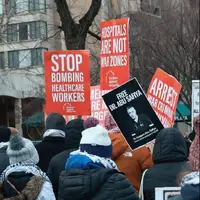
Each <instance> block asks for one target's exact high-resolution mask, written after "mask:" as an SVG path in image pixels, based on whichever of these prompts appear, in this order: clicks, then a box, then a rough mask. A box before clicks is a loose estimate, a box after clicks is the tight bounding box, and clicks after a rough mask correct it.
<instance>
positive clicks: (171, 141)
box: [143, 128, 190, 200]
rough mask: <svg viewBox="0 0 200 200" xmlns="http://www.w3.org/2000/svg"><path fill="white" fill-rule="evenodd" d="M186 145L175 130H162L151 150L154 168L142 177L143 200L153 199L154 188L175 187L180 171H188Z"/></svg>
mask: <svg viewBox="0 0 200 200" xmlns="http://www.w3.org/2000/svg"><path fill="white" fill-rule="evenodd" d="M187 155H188V153H187V145H186V143H185V140H184V137H183V135H182V134H181V133H180V132H179V131H178V130H177V129H176V128H165V129H162V130H161V131H160V132H159V133H158V135H157V137H156V142H155V146H154V150H153V162H154V166H153V167H152V168H151V169H148V170H147V172H146V173H145V175H144V180H143V191H144V199H145V200H154V199H155V192H154V191H155V188H156V187H176V186H178V183H177V176H178V175H179V173H180V172H181V171H182V170H189V168H190V167H189V164H188V163H187V161H188V159H187Z"/></svg>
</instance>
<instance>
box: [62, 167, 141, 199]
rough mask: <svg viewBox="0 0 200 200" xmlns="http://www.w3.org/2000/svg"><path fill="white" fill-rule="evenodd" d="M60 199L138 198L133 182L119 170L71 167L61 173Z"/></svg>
mask: <svg viewBox="0 0 200 200" xmlns="http://www.w3.org/2000/svg"><path fill="white" fill-rule="evenodd" d="M58 199H59V200H86V199H87V200H138V196H137V194H136V193H135V191H134V188H133V186H132V185H131V183H130V182H129V181H128V179H126V177H125V176H124V175H123V174H121V173H119V172H118V171H117V170H112V169H92V170H82V169H71V170H65V171H63V172H62V173H61V175H60V181H59V194H58Z"/></svg>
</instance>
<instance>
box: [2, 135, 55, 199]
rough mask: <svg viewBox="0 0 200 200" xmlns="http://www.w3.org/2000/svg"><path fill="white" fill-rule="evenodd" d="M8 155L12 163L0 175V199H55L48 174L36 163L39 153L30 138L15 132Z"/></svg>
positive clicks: (9, 145)
mask: <svg viewBox="0 0 200 200" xmlns="http://www.w3.org/2000/svg"><path fill="white" fill-rule="evenodd" d="M7 155H8V157H9V162H10V165H9V166H8V167H7V168H6V169H5V170H4V171H3V172H2V174H1V176H0V188H1V190H0V199H27V200H30V199H35V200H39V199H48V200H55V195H54V193H53V188H52V184H51V182H50V180H49V178H48V176H47V175H46V174H45V173H44V172H43V171H42V170H41V169H40V168H39V167H37V165H36V164H37V163H38V162H39V155H38V153H37V150H36V148H35V147H34V145H33V143H32V142H31V141H30V140H28V139H25V138H23V137H22V136H20V135H18V134H13V135H12V136H11V138H10V141H9V144H8V148H7Z"/></svg>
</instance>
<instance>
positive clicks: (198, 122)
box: [189, 115, 200, 171]
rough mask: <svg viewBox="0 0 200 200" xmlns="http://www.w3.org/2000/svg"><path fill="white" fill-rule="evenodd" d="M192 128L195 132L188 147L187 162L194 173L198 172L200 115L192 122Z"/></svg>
mask: <svg viewBox="0 0 200 200" xmlns="http://www.w3.org/2000/svg"><path fill="white" fill-rule="evenodd" d="M193 127H194V131H195V138H194V140H193V142H192V144H191V146H190V155H189V161H190V165H191V167H192V170H194V171H200V159H199V158H200V156H199V151H200V115H198V116H196V117H195V118H194V120H193Z"/></svg>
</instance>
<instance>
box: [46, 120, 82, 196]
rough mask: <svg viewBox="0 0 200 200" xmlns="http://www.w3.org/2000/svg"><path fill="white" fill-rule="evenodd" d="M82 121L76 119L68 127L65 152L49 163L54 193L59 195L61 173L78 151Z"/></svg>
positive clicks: (48, 171)
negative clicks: (71, 154) (73, 154)
mask: <svg viewBox="0 0 200 200" xmlns="http://www.w3.org/2000/svg"><path fill="white" fill-rule="evenodd" d="M83 122H84V121H83V120H82V119H74V120H71V121H69V122H68V124H67V126H66V138H65V151H63V152H61V153H59V154H57V155H55V156H54V157H53V158H52V159H51V162H50V163H49V168H48V170H47V174H48V176H49V178H50V180H51V182H52V185H53V189H54V193H55V195H56V197H57V195H58V183H59V176H60V173H61V172H62V171H63V170H64V169H65V163H66V160H67V158H68V157H69V154H70V153H71V152H72V151H75V150H78V148H79V143H80V140H81V132H82V131H83V130H84V127H83Z"/></svg>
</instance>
